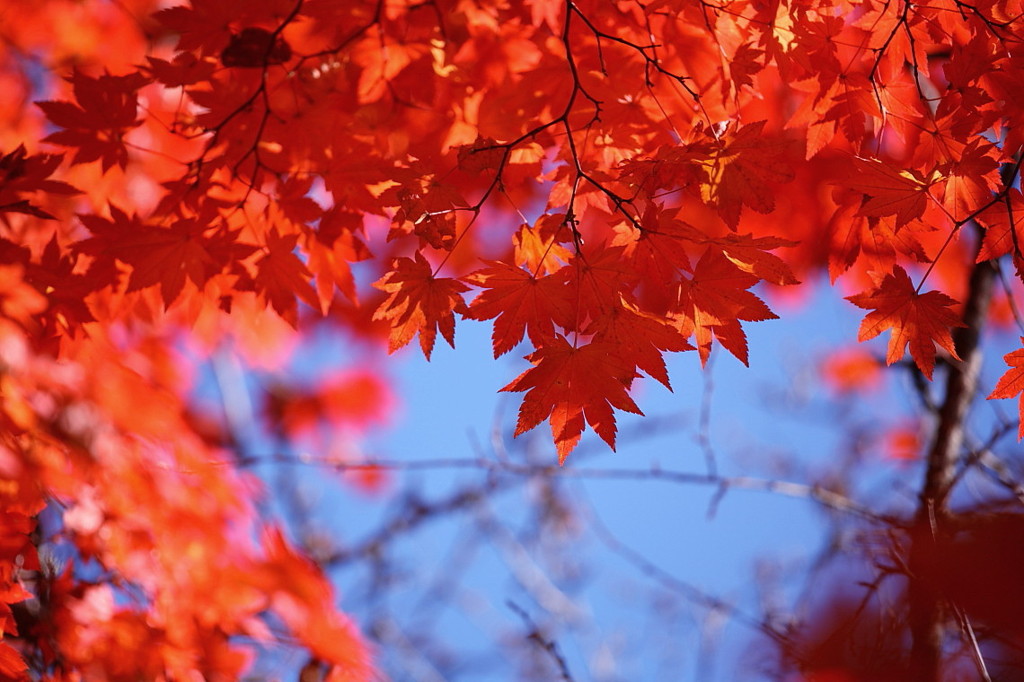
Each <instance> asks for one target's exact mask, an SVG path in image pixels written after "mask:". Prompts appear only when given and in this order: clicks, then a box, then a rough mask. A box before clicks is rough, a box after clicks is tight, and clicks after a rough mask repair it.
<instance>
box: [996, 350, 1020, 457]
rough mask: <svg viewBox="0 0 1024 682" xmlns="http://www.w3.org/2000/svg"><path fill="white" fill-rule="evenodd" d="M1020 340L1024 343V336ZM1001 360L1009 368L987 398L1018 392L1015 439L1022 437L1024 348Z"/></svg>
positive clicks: (1016, 393)
mask: <svg viewBox="0 0 1024 682" xmlns="http://www.w3.org/2000/svg"><path fill="white" fill-rule="evenodd" d="M1020 340H1021V343H1024V336H1022V337H1021V339H1020ZM1003 361H1004V362H1005V363H1006V364H1007V365H1009V366H1010V369H1008V370H1006V373H1005V374H1003V376H1001V377H999V382H998V383H997V384H996V387H995V388H994V389H993V390H992V392H991V393H989V395H988V399H989V400H992V399H993V398H1013V397H1014V396H1016V395H1018V394H1020V404H1019V415H1020V426H1019V427H1018V429H1017V440H1021V439H1022V438H1024V348H1021V349H1019V350H1015V351H1013V352H1012V353H1007V354H1006V355H1004V356H1003Z"/></svg>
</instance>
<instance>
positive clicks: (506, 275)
mask: <svg viewBox="0 0 1024 682" xmlns="http://www.w3.org/2000/svg"><path fill="white" fill-rule="evenodd" d="M487 265H488V267H486V268H483V269H480V270H477V271H476V272H473V273H471V274H469V275H468V276H466V277H465V281H467V282H469V283H470V284H474V285H476V286H479V287H483V288H484V289H485V291H483V292H481V293H480V295H479V296H477V297H476V298H475V299H473V302H472V303H471V304H470V306H469V310H468V311H467V312H466V314H465V315H466V317H467V318H469V319H473V320H490V319H494V333H493V334H492V336H491V339H492V342H493V346H494V357H498V356H500V355H503V354H505V353H507V352H508V351H510V350H512V349H513V348H514V347H515V346H516V344H518V343H519V342H520V341H522V340H523V335H524V334H529V337H530V341H531V342H532V343H533V345H534V346H540V345H541V344H543V343H545V342H547V341H551V340H552V339H554V337H555V325H556V324H563V322H564V321H565V320H566V319H567V318H569V317H571V312H570V311H571V307H570V305H569V300H568V299H567V293H568V292H567V289H566V287H565V274H564V273H565V270H564V269H563V270H559V271H558V272H556V273H555V274H553V275H547V276H545V277H535V276H533V275H531V274H530V273H529V272H527V271H526V270H523V269H522V268H520V267H516V266H514V265H509V264H508V263H502V262H500V261H489V262H488V263H487Z"/></svg>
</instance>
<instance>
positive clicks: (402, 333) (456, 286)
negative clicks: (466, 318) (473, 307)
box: [373, 251, 469, 360]
mask: <svg viewBox="0 0 1024 682" xmlns="http://www.w3.org/2000/svg"><path fill="white" fill-rule="evenodd" d="M373 286H375V287H377V288H378V289H380V290H381V291H386V292H387V293H389V294H390V296H389V297H388V298H387V300H386V301H384V302H383V303H382V304H381V306H380V308H378V309H377V312H375V313H374V314H373V319H375V320H388V321H389V322H390V323H391V336H390V339H389V343H388V352H389V353H394V352H395V351H396V350H398V349H399V348H401V347H402V346H404V345H406V344H407V343H409V342H410V341H412V337H413V336H415V335H416V334H417V333H419V335H420V348H421V349H422V350H423V355H424V356H425V357H426V358H427V359H428V360H429V359H430V353H431V351H433V349H434V339H435V338H436V337H437V331H438V330H439V329H440V331H441V335H442V336H443V337H444V339H445V341H447V342H448V345H449V346H451V347H452V348H454V347H455V316H454V315H453V314H452V313H453V312H456V313H463V314H465V312H466V303H465V301H463V300H462V292H464V291H468V290H469V287H467V286H466V285H465V284H463V283H462V282H459V281H458V280H455V279H451V278H449V277H435V276H434V272H433V270H432V269H431V267H430V263H428V262H427V259H426V258H424V257H423V254H421V253H420V252H419V251H417V252H416V255H415V260H413V259H411V258H404V257H403V258H396V259H395V261H394V264H393V268H392V270H391V272H389V273H388V274H386V275H384V276H383V277H381V278H380V279H379V280H377V281H376V282H374V284H373Z"/></svg>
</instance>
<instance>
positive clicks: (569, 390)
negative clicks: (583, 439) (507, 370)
mask: <svg viewBox="0 0 1024 682" xmlns="http://www.w3.org/2000/svg"><path fill="white" fill-rule="evenodd" d="M614 350H615V348H614V346H610V345H608V344H603V343H591V344H588V345H585V346H582V347H579V348H574V347H573V346H571V345H569V342H568V341H566V340H565V337H563V336H561V335H559V336H557V337H556V338H555V340H554V342H553V343H552V344H551V345H549V346H544V347H543V348H540V349H538V350H537V351H535V352H533V353H531V354H530V355H528V356H527V359H528V360H529V361H530V362H532V363H533V364H534V367H531V368H530V369H528V370H526V371H525V372H523V373H522V374H520V375H519V376H518V377H517V378H516V379H515V380H514V381H513V382H512V383H510V384H508V385H507V386H505V387H504V388H502V389H501V390H502V391H517V392H518V391H527V393H526V396H525V397H524V398H523V404H522V406H521V407H520V408H519V421H518V423H517V424H516V432H515V435H516V436H518V435H520V434H522V433H525V432H527V431H529V430H530V429H532V428H533V427H535V426H537V425H538V424H540V423H541V422H542V421H544V420H545V419H549V420H550V422H551V433H552V434H553V435H554V437H555V445H556V446H557V447H558V462H559V464H564V463H565V460H566V458H567V457H568V456H569V453H570V452H572V450H573V448H575V447H576V444H577V443H579V441H580V436H581V435H582V434H583V429H584V420H585V421H586V423H587V424H590V426H591V428H593V429H594V431H595V432H597V435H599V436H601V438H602V439H603V440H604V442H606V443H608V445H609V446H610V447H611V448H612V449H613V450H614V449H615V415H614V413H613V412H612V408H613V407H617V408H618V409H620V410H624V411H626V412H632V413H633V414H641V415H642V414H643V412H641V411H640V408H639V407H637V405H636V403H634V402H633V399H632V398H630V397H629V393H628V392H627V389H628V388H629V385H630V384H631V383H632V382H633V379H634V378H636V376H637V374H636V372H635V371H633V369H632V367H631V365H629V364H627V363H623V362H621V361H620V360H618V358H617V357H616V356H615V355H614V354H613V351H614Z"/></svg>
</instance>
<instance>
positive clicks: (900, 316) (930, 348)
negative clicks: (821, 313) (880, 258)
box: [846, 265, 964, 379]
mask: <svg viewBox="0 0 1024 682" xmlns="http://www.w3.org/2000/svg"><path fill="white" fill-rule="evenodd" d="M846 300H848V301H850V302H851V303H853V304H854V305H855V306H857V307H859V308H864V309H866V310H872V311H873V312H870V313H868V314H867V316H865V317H864V320H863V321H862V322H861V325H860V331H859V332H858V334H857V340H858V341H867V340H868V339H873V338H875V337H876V336H878V335H879V334H881V333H882V332H883V331H885V330H886V329H892V330H893V332H892V336H891V337H890V338H889V351H888V353H887V354H886V356H885V362H886V363H887V364H889V365H891V364H892V363H894V362H896V361H898V360H900V359H901V358H902V357H903V353H904V351H905V350H906V347H907V344H908V343H909V344H910V354H911V355H912V356H913V358H914V362H915V363H917V366H918V368H919V369H920V370H921V372H922V373H923V374H924V375H925V376H926V377H928V378H929V379H931V378H932V370H933V369H935V344H936V343H937V344H939V345H940V346H942V348H944V349H945V350H946V351H947V352H948V353H949V354H950V355H951V356H952V357H953V358H954V359H956V360H959V359H960V356H958V355H957V354H956V347H955V346H954V345H953V337H952V336H951V335H950V333H949V330H950V327H962V326H964V325H963V323H962V322H960V318H959V317H958V316H957V314H956V313H955V312H953V311H952V310H950V309H949V306H952V305H955V304H956V301H954V300H953V299H952V298H950V297H949V296H946V295H945V294H943V293H940V292H938V291H929V292H927V293H924V294H918V293H917V291H915V290H914V285H913V283H912V282H911V281H910V276H909V275H907V272H906V271H905V270H904V269H903V268H901V267H900V266H898V265H896V266H894V267H893V269H892V274H890V275H886V276H885V279H883V280H882V283H881V284H879V285H878V286H877V287H875V288H874V289H872V290H871V291H866V292H864V293H860V294H857V295H855V296H847V297H846Z"/></svg>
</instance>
